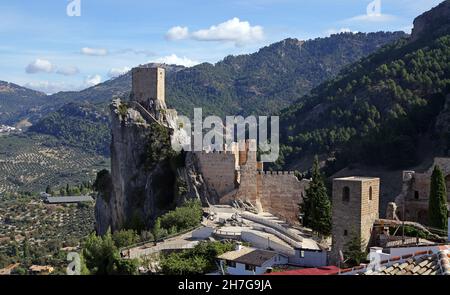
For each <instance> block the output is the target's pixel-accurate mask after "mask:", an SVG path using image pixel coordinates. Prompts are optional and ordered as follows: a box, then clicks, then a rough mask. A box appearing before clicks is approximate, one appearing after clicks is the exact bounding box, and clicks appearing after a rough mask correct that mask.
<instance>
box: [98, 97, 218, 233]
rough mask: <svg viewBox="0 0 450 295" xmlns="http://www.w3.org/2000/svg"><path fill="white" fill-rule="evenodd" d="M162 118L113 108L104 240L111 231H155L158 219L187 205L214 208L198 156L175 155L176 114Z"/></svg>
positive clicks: (102, 195)
mask: <svg viewBox="0 0 450 295" xmlns="http://www.w3.org/2000/svg"><path fill="white" fill-rule="evenodd" d="M156 115H158V114H154V110H152V111H151V112H146V111H145V109H143V108H142V106H140V105H139V107H137V105H136V104H133V103H130V102H123V101H120V100H114V101H113V103H112V104H111V133H112V142H111V174H110V176H109V177H110V180H108V176H104V180H102V182H103V183H104V184H103V185H102V187H103V188H102V189H98V191H99V195H98V197H97V201H96V207H95V216H96V230H97V233H98V234H104V233H106V231H107V230H108V228H111V230H112V231H116V230H120V229H124V228H132V229H136V230H142V229H149V228H151V226H152V224H153V222H154V220H155V219H156V218H157V217H158V216H160V215H161V214H163V213H164V212H166V211H167V210H169V209H173V207H174V206H176V205H180V204H182V203H184V202H185V201H186V200H190V199H199V200H201V201H202V203H203V205H204V206H207V205H209V204H210V202H211V197H210V193H209V192H208V189H207V187H206V185H205V183H204V181H203V177H202V175H201V174H200V173H199V172H198V171H199V170H198V163H197V160H196V159H195V155H193V154H192V153H186V154H177V153H175V152H174V151H173V150H172V149H171V146H170V134H171V133H172V130H173V129H172V128H173V126H174V125H175V122H176V112H175V111H174V110H164V111H162V112H161V114H159V115H160V116H158V118H160V119H158V120H156V119H155V117H156ZM105 179H106V180H105Z"/></svg>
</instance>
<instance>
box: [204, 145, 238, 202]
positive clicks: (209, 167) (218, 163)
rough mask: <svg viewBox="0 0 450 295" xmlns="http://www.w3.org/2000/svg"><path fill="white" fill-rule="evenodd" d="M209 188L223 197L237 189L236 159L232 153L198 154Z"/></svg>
mask: <svg viewBox="0 0 450 295" xmlns="http://www.w3.org/2000/svg"><path fill="white" fill-rule="evenodd" d="M195 155H196V157H197V159H198V162H199V167H200V170H201V171H202V174H203V178H204V180H205V182H206V184H207V185H208V187H209V188H210V189H212V190H214V191H216V192H217V195H219V196H223V195H225V194H227V193H229V192H231V191H232V190H234V189H235V188H236V157H235V155H234V154H233V153H232V152H213V153H206V152H196V153H195Z"/></svg>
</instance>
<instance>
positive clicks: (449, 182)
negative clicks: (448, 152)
mask: <svg viewBox="0 0 450 295" xmlns="http://www.w3.org/2000/svg"><path fill="white" fill-rule="evenodd" d="M436 165H437V166H439V167H440V168H441V170H442V172H443V174H444V177H445V182H446V186H447V201H448V204H449V206H450V158H435V159H434V163H433V165H432V166H431V167H430V168H429V169H428V170H427V171H425V172H422V173H418V172H415V171H404V172H403V190H402V192H401V194H400V195H399V196H397V198H396V199H395V203H396V204H397V206H398V207H397V210H398V211H397V215H398V216H399V217H400V219H403V210H404V213H405V214H404V215H405V216H404V218H405V220H408V221H414V222H419V223H422V224H427V222H428V199H429V195H430V182H431V174H432V173H433V169H434V166H436ZM404 201H405V203H404ZM403 204H404V205H405V208H403Z"/></svg>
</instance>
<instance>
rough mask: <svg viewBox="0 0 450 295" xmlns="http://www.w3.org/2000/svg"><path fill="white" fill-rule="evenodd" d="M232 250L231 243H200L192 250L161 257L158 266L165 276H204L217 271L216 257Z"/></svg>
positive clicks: (232, 245)
mask: <svg viewBox="0 0 450 295" xmlns="http://www.w3.org/2000/svg"><path fill="white" fill-rule="evenodd" d="M233 249H234V243H231V242H226V243H222V242H200V243H199V244H198V245H197V246H195V247H194V248H193V249H189V250H185V251H182V252H179V253H171V254H168V255H164V256H162V258H161V262H160V265H161V268H162V272H163V273H164V274H167V275H198V274H205V273H208V272H213V271H215V270H216V269H217V264H216V258H217V256H219V255H221V254H223V253H225V252H228V251H232V250H233Z"/></svg>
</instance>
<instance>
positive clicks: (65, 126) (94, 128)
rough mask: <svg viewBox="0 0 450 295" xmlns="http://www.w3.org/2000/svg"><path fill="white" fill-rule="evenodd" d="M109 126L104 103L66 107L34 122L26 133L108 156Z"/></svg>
mask: <svg viewBox="0 0 450 295" xmlns="http://www.w3.org/2000/svg"><path fill="white" fill-rule="evenodd" d="M109 122H110V119H109V108H108V106H107V104H105V103H103V104H91V103H87V102H85V103H68V104H65V105H64V106H62V107H61V108H59V109H58V110H56V111H54V112H51V113H49V114H48V115H46V116H45V117H44V118H42V119H41V120H39V121H37V122H36V124H34V125H33V126H31V127H30V128H29V130H28V131H30V132H34V133H41V134H47V135H52V136H54V137H56V138H57V139H58V140H59V141H60V143H63V144H66V145H70V146H73V147H77V148H82V149H83V150H85V151H91V152H94V153H97V154H100V155H104V156H109V144H110V142H111V136H110V135H111V130H110V124H109Z"/></svg>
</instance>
